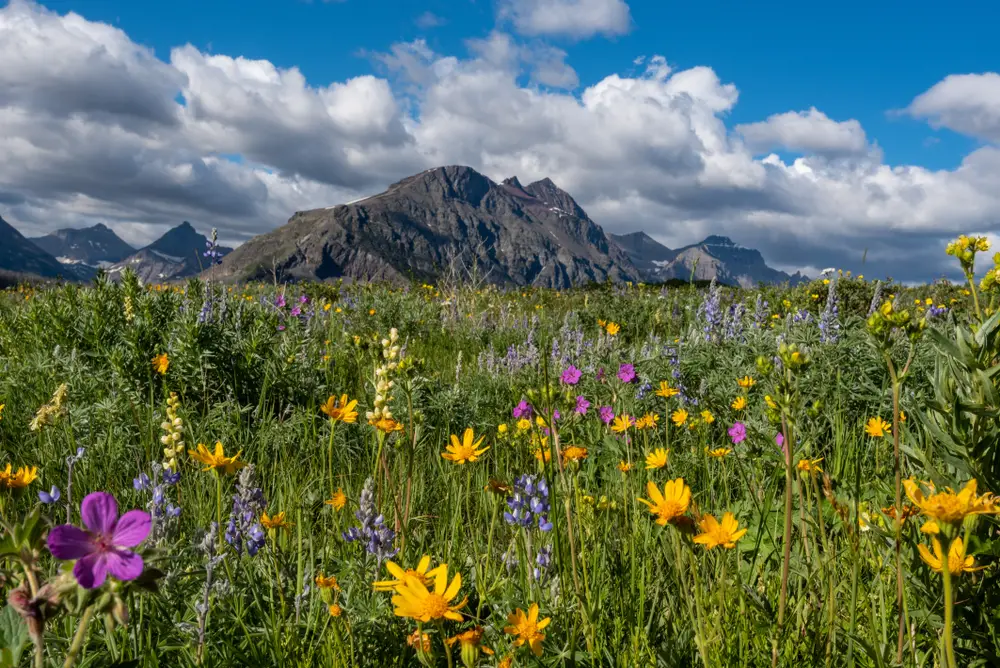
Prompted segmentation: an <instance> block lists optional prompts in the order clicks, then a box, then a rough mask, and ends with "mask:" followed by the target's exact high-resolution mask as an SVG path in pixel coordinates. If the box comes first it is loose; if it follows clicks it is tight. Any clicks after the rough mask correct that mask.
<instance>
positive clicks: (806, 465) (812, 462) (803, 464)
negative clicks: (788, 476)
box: [796, 457, 823, 473]
mask: <svg viewBox="0 0 1000 668" xmlns="http://www.w3.org/2000/svg"><path fill="white" fill-rule="evenodd" d="M821 461H823V458H822V457H820V458H819V459H800V460H799V463H798V465H797V466H796V468H798V470H800V471H802V472H803V473H822V472H823V469H821V468H820V467H819V463H820V462H821Z"/></svg>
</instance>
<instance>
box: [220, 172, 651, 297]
mask: <svg viewBox="0 0 1000 668" xmlns="http://www.w3.org/2000/svg"><path fill="white" fill-rule="evenodd" d="M218 271H219V273H220V274H221V275H222V276H223V277H225V278H228V279H231V280H254V279H270V278H272V277H277V278H278V279H279V280H325V279H330V278H338V277H344V278H347V279H350V280H358V281H365V280H386V281H394V282H403V281H407V280H417V281H428V282H434V281H437V280H439V279H441V278H444V277H446V276H448V275H452V274H456V277H457V278H465V275H466V273H467V272H473V271H474V272H476V273H478V275H479V276H480V277H483V278H484V279H485V280H486V281H488V282H490V283H494V284H502V285H534V286H542V287H555V288H565V287H569V286H572V285H580V284H583V283H588V282H591V281H598V282H600V281H605V280H612V281H623V280H636V279H637V278H638V271H637V270H636V268H635V267H634V266H632V263H631V262H630V261H629V258H628V256H627V255H626V254H625V252H624V251H623V250H621V249H620V248H619V247H618V246H617V245H615V244H614V243H611V242H610V241H609V239H608V237H607V236H606V235H605V234H604V231H603V230H602V229H601V228H600V227H599V226H598V225H597V224H596V223H594V222H593V221H592V220H591V219H590V218H589V217H588V216H587V214H586V212H584V210H583V209H582V208H580V206H579V205H578V204H577V203H576V201H575V200H574V199H573V198H572V197H570V196H569V194H567V193H566V192H564V191H562V190H560V189H559V188H558V187H556V185H555V184H554V183H552V181H550V180H548V179H543V180H542V181H538V182H536V183H532V184H530V185H528V186H522V185H521V183H520V182H519V181H518V180H517V178H516V177H512V178H509V179H507V180H505V181H504V182H503V183H499V184H498V183H495V182H493V181H491V180H490V179H489V178H487V177H485V176H483V175H482V174H480V173H479V172H477V171H475V170H473V169H472V168H470V167H461V166H450V167H437V168H434V169H430V170H427V171H425V172H421V173H420V174H416V175H415V176H411V177H408V178H405V179H403V180H402V181H399V182H398V183H395V184H393V185H391V186H390V187H389V189H388V190H386V191H385V192H383V193H381V194H378V195H375V196H373V197H369V198H367V199H364V200H360V201H357V202H352V203H350V204H342V205H339V206H334V207H329V208H327V209H316V210H313V211H303V212H299V213H296V214H295V215H294V216H292V218H291V219H290V220H289V221H288V223H287V224H286V225H284V226H282V227H280V228H278V229H276V230H274V231H273V232H270V233H268V234H264V235H262V236H259V237H256V238H254V239H251V240H250V241H248V242H247V243H245V244H243V245H242V246H240V247H239V248H237V249H236V250H235V251H233V253H232V254H230V255H229V256H228V257H227V258H225V260H223V262H222V266H221V267H220V268H219V270H218Z"/></svg>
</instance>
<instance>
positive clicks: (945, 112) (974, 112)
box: [906, 72, 1000, 143]
mask: <svg viewBox="0 0 1000 668" xmlns="http://www.w3.org/2000/svg"><path fill="white" fill-rule="evenodd" d="M906 111H907V112H908V113H909V114H910V115H912V116H914V117H916V118H922V119H927V120H928V121H930V123H931V125H933V126H934V127H945V128H948V129H949V130H954V131H955V132H960V133H962V134H966V135H970V136H972V137H977V138H979V139H985V140H986V141H991V142H997V143H1000V74H998V73H996V72H985V73H983V74H952V75H950V76H947V77H945V78H944V79H943V80H942V81H940V82H938V83H937V84H935V85H934V86H932V87H931V89H930V90H928V91H926V92H925V93H923V94H921V95H919V96H917V98H916V99H914V100H913V102H911V103H910V106H909V107H907V109H906Z"/></svg>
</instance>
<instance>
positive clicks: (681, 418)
mask: <svg viewBox="0 0 1000 668" xmlns="http://www.w3.org/2000/svg"><path fill="white" fill-rule="evenodd" d="M687 419H688V412H687V411H686V410H684V409H683V408H678V409H677V410H675V411H674V412H673V413H671V415H670V421H671V422H673V423H674V424H675V425H677V426H678V427H679V426H681V425H682V424H684V423H685V422H687Z"/></svg>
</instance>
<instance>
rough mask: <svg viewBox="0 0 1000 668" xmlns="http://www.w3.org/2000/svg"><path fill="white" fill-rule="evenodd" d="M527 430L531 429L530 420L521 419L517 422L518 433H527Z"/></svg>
mask: <svg viewBox="0 0 1000 668" xmlns="http://www.w3.org/2000/svg"><path fill="white" fill-rule="evenodd" d="M529 429H531V420H529V419H527V418H521V419H520V420H518V421H517V430H518V431H528V430H529Z"/></svg>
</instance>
